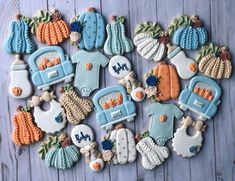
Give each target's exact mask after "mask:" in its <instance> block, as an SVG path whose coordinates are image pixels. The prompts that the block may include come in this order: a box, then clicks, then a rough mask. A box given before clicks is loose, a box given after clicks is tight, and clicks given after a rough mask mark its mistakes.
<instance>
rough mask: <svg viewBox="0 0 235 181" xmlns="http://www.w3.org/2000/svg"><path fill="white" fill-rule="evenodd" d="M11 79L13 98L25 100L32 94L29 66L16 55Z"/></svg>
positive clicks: (10, 86)
mask: <svg viewBox="0 0 235 181" xmlns="http://www.w3.org/2000/svg"><path fill="white" fill-rule="evenodd" d="M10 77H11V82H10V85H9V93H10V95H11V96H12V97H13V98H15V99H24V98H27V97H29V96H30V95H31V94H32V92H33V88H32V85H31V82H30V81H29V78H28V70H27V65H26V64H25V63H24V61H23V60H20V56H19V55H15V61H14V62H13V63H12V64H11V71H10Z"/></svg>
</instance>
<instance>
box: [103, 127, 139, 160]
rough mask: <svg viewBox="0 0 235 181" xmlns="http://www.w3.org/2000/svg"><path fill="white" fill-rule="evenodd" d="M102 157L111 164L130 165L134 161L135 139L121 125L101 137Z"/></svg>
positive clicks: (135, 155)
mask: <svg viewBox="0 0 235 181" xmlns="http://www.w3.org/2000/svg"><path fill="white" fill-rule="evenodd" d="M101 145H102V149H103V151H102V157H103V159H104V161H107V162H111V163H113V164H126V163H132V162H134V161H135V160H136V157H137V153H136V148H135V138H134V135H133V133H132V132H131V131H130V130H129V129H127V128H124V127H123V125H122V124H119V125H117V126H116V128H115V130H113V131H111V133H109V134H108V135H106V136H104V137H103V141H102V142H101Z"/></svg>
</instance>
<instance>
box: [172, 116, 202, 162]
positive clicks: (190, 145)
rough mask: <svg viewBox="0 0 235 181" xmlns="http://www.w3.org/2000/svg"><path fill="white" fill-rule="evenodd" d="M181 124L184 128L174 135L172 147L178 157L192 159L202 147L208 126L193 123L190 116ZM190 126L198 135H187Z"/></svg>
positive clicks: (199, 122) (198, 122)
mask: <svg viewBox="0 0 235 181" xmlns="http://www.w3.org/2000/svg"><path fill="white" fill-rule="evenodd" d="M181 124H182V126H181V127H180V128H178V129H177V130H176V132H175V133H174V138H173V139H172V147H173V149H174V151H175V152H176V153H177V155H180V156H182V157H188V158H190V157H192V156H195V155H196V154H197V153H198V152H199V151H200V148H201V147H202V141H203V137H202V132H204V131H205V127H206V125H203V122H202V121H197V122H193V120H192V118H191V117H190V116H187V117H186V118H184V117H183V119H182V121H181ZM190 126H193V127H194V128H195V129H196V133H195V134H194V135H192V136H189V135H188V134H187V129H188V128H189V127H190Z"/></svg>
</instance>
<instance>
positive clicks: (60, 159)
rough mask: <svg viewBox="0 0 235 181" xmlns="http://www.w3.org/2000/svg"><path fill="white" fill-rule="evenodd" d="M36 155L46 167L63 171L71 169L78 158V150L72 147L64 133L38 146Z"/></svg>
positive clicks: (51, 137)
mask: <svg viewBox="0 0 235 181" xmlns="http://www.w3.org/2000/svg"><path fill="white" fill-rule="evenodd" d="M38 153H39V155H40V157H41V159H43V160H44V161H45V164H46V166H48V167H54V168H57V169H63V170H65V169H68V168H71V167H72V166H73V165H74V164H75V163H76V162H78V161H79V158H80V153H79V150H78V148H77V147H76V146H74V145H72V141H71V139H70V138H69V137H68V136H67V135H66V134H65V133H63V134H61V135H60V136H59V137H58V136H49V137H48V140H47V141H44V142H43V143H42V144H41V145H40V148H39V150H38Z"/></svg>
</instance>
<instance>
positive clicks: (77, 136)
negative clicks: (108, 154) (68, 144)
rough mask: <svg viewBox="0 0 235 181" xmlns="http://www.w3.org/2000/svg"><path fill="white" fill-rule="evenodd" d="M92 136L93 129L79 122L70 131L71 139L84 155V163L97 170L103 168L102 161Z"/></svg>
mask: <svg viewBox="0 0 235 181" xmlns="http://www.w3.org/2000/svg"><path fill="white" fill-rule="evenodd" d="M94 137H95V136H94V132H93V130H92V129H91V128H90V127H89V126H87V125H85V124H79V125H77V126H75V127H74V128H73V129H72V131H71V138H72V141H73V143H74V144H75V145H76V146H77V147H78V148H80V152H81V154H82V155H84V156H85V160H86V163H88V164H89V166H90V168H91V170H93V171H95V172H99V171H101V170H102V169H103V168H104V161H103V159H102V157H101V154H100V152H99V150H98V144H97V143H96V142H95V141H94V139H95V138H94Z"/></svg>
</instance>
